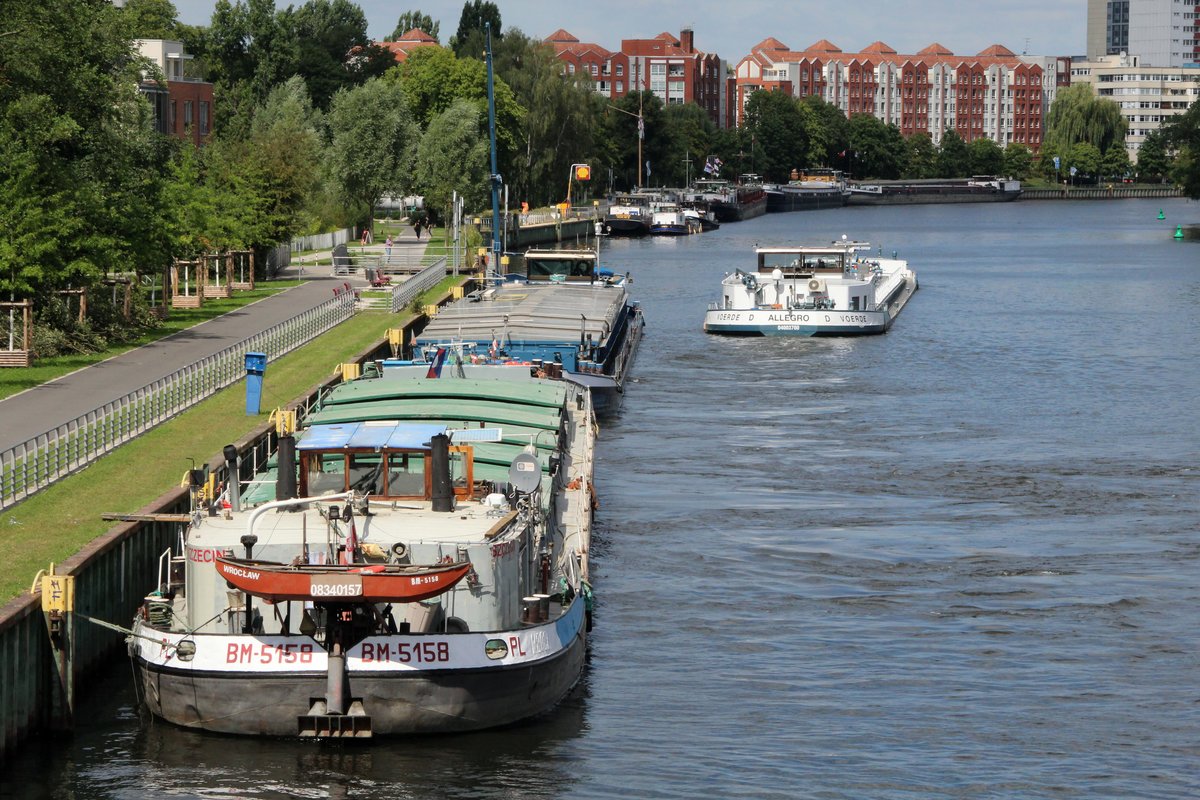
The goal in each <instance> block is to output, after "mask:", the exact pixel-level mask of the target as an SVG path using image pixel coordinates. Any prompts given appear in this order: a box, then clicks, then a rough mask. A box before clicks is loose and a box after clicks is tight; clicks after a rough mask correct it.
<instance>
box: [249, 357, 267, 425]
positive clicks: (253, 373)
mask: <svg viewBox="0 0 1200 800" xmlns="http://www.w3.org/2000/svg"><path fill="white" fill-rule="evenodd" d="M266 371H267V354H266V353H246V414H247V416H252V417H256V416H258V407H259V404H260V403H261V402H262V385H263V374H264V373H265V372H266Z"/></svg>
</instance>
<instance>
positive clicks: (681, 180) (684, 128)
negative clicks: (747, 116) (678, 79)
mask: <svg viewBox="0 0 1200 800" xmlns="http://www.w3.org/2000/svg"><path fill="white" fill-rule="evenodd" d="M663 121H664V122H665V123H666V135H667V141H668V142H669V143H670V149H669V151H668V153H667V155H666V158H665V162H664V165H663V166H664V167H665V169H664V173H665V176H666V181H667V183H669V184H670V185H672V186H687V185H688V184H689V183H690V182H691V181H693V180H695V179H696V178H699V177H703V173H702V172H701V170H702V169H703V166H704V159H705V157H706V156H707V155H708V154H709V153H711V152H712V151H713V143H714V141H715V139H716V133H717V126H716V124H715V123H713V121H712V118H710V117H709V116H708V112H706V111H705V110H704V109H703V108H701V107H700V106H698V105H697V104H695V103H672V104H671V105H669V106H667V107H666V109H665V117H664V120H663ZM685 160H686V163H685Z"/></svg>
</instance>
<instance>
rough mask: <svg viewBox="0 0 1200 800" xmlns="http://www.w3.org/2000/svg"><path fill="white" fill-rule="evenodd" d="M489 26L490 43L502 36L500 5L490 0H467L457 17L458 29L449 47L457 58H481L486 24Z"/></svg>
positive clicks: (485, 44) (485, 36) (484, 47)
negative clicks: (490, 33)
mask: <svg viewBox="0 0 1200 800" xmlns="http://www.w3.org/2000/svg"><path fill="white" fill-rule="evenodd" d="M488 25H490V26H491V32H492V45H493V46H494V45H496V44H497V43H498V42H499V41H500V40H501V39H502V38H503V32H502V31H501V28H500V7H499V6H497V5H496V4H495V3H492V2H490V0H468V1H467V2H466V3H464V4H463V10H462V14H461V15H460V16H459V18H458V31H457V32H455V34H454V37H453V38H452V39H451V40H450V47H451V48H453V50H454V53H455V54H456V55H457V56H458V57H459V58H482V57H483V56H482V53H483V51H484V50H485V49H486V46H487V33H486V31H487V26H488Z"/></svg>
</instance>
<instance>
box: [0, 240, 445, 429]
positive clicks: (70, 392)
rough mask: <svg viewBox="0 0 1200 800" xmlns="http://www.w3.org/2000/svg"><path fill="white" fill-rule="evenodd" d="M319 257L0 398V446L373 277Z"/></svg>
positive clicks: (402, 244)
mask: <svg viewBox="0 0 1200 800" xmlns="http://www.w3.org/2000/svg"><path fill="white" fill-rule="evenodd" d="M428 241H429V240H428V238H426V237H422V238H421V239H420V240H419V241H418V240H417V238H416V235H415V234H414V233H412V232H411V230H410V231H409V232H408V233H407V234H406V235H405V236H403V237H401V238H400V239H399V240H398V241H397V242H396V245H395V250H394V252H396V253H397V254H398V253H399V252H400V251H401V250H403V251H404V253H405V256H406V257H414V256H413V254H414V252H415V253H416V254H417V255H416V256H415V257H417V258H419V257H420V254H421V253H424V251H425V246H426V244H428ZM380 247H382V245H381V246H380ZM318 259H324V260H326V261H328V260H329V253H328V252H325V253H317V254H310V255H308V256H306V257H305V258H304V260H303V261H295V262H293V263H292V265H291V266H289V267H288V268H287V269H285V270H283V271H281V272H280V273H279V277H280V278H303V279H304V283H303V284H301V285H300V286H296V287H294V288H292V289H288V290H286V291H283V292H280V293H278V294H275V295H271V296H270V297H267V298H264V299H263V300H259V301H258V302H256V303H253V304H251V305H248V306H243V307H242V308H240V309H238V310H237V311H231V312H230V313H228V314H225V315H223V316H220V317H216V318H215V319H211V320H209V321H208V322H204V323H201V324H199V325H196V326H195V327H192V328H188V329H187V330H184V331H180V332H179V333H176V334H173V335H171V336H168V337H166V338H165V339H159V340H158V341H156V342H151V343H150V344H147V345H145V346H143V347H139V348H137V349H136V350H130V351H129V352H128V353H122V354H121V355H119V356H114V357H113V358H110V359H108V360H107V361H102V362H100V363H99V364H94V365H92V366H90V367H84V368H83V369H80V370H77V371H76V372H73V373H71V374H69V375H64V376H63V377H61V378H58V379H57V380H53V381H50V382H49V383H44V384H42V385H40V386H35V387H34V388H32V389H28V390H26V391H24V392H21V393H20V394H16V395H13V396H12V397H8V398H5V399H4V400H0V452H3V451H5V450H7V449H9V448H10V447H13V446H15V445H18V444H21V443H22V442H25V441H28V440H29V439H31V438H33V437H34V436H37V435H39V434H41V433H44V432H46V431H49V430H53V429H54V428H56V427H58V426H59V425H62V424H64V423H67V422H70V421H71V420H73V419H75V418H76V417H80V416H82V415H84V414H86V413H88V412H89V411H92V410H93V409H96V408H99V407H101V406H103V405H104V404H105V403H108V402H111V401H113V400H116V399H118V398H120V397H123V396H125V395H127V394H129V393H130V392H132V391H135V390H137V389H140V388H141V387H143V386H145V385H146V384H148V383H151V382H152V381H155V380H158V379H159V378H162V377H164V376H166V375H170V374H171V373H172V372H174V371H175V370H177V369H179V368H181V367H184V366H187V365H188V364H193V363H195V362H197V361H200V360H201V359H203V358H205V357H206V356H210V355H213V354H214V353H218V352H220V351H221V350H224V349H225V348H227V347H230V346H232V345H235V344H237V343H238V342H240V341H243V340H244V339H247V338H249V337H250V336H253V335H254V334H256V333H258V332H259V331H262V330H265V329H266V328H269V327H271V326H272V325H275V324H277V323H280V322H283V321H284V320H287V319H291V318H292V317H294V316H296V315H297V314H301V313H303V312H305V311H307V310H309V309H311V308H315V307H316V306H318V305H320V304H321V303H324V302H325V301H326V300H328V299H329V298H330V297H332V296H333V290H334V289H335V288H337V287H340V286H342V285H343V284H344V283H349V284H350V285H351V287H352V288H361V287H363V286H366V285H367V284H366V281H364V280H363V279H362V278H360V277H354V278H350V277H341V276H339V277H336V278H335V277H334V276H333V275H332V270H331V268H330V267H329V266H315V267H314V266H310V265H306V264H305V263H304V262H309V264H311V262H314V261H316V260H318Z"/></svg>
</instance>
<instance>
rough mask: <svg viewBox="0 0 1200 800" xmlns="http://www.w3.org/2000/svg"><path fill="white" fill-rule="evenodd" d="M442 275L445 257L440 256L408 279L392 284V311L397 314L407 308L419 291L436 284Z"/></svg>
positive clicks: (443, 274) (444, 267) (444, 273)
mask: <svg viewBox="0 0 1200 800" xmlns="http://www.w3.org/2000/svg"><path fill="white" fill-rule="evenodd" d="M444 277H446V257H445V256H442V257H441V258H439V259H438V260H437V261H435V262H433V263H432V264H430V265H429V266H428V267H426V268H425V269H423V270H421V271H420V272H418V273H417V274H416V275H413V276H412V277H411V278H409V279H408V280H406V281H404V282H403V283H398V284H396V285H395V286H393V287H392V313H393V314H398V313H400V312H401V311H403V310H404V309H406V308H408V306H409V304H410V303H412V301H413V300H415V299H417V296H418V295H420V294H421V292H423V291H425V290H426V289H431V288H433V287H434V286H437V285H438V282H439V281H440V280H441V279H442V278H444Z"/></svg>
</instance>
